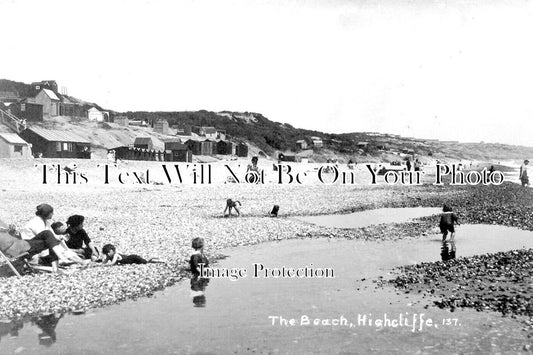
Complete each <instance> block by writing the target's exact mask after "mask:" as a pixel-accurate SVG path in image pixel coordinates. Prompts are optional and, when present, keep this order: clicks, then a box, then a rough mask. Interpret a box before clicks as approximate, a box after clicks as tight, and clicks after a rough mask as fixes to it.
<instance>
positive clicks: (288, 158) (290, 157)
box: [278, 153, 296, 162]
mask: <svg viewBox="0 0 533 355" xmlns="http://www.w3.org/2000/svg"><path fill="white" fill-rule="evenodd" d="M278 160H279V161H288V162H295V161H296V156H295V155H288V154H283V153H279V154H278Z"/></svg>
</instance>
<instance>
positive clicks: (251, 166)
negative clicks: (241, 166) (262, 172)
mask: <svg viewBox="0 0 533 355" xmlns="http://www.w3.org/2000/svg"><path fill="white" fill-rule="evenodd" d="M258 161H259V158H258V157H253V158H252V163H251V164H248V167H247V168H246V172H248V171H256V172H259V167H258V166H257V162H258Z"/></svg>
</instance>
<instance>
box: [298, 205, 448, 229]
mask: <svg viewBox="0 0 533 355" xmlns="http://www.w3.org/2000/svg"><path fill="white" fill-rule="evenodd" d="M439 213H442V208H435V207H406V208H379V209H375V210H367V211H361V212H354V213H348V214H332V215H322V216H305V217H296V219H298V220H300V221H304V222H308V223H313V224H317V225H319V226H322V227H333V228H363V227H368V226H371V225H376V224H382V223H402V222H407V221H409V220H411V219H414V218H420V217H425V216H431V215H436V214H439Z"/></svg>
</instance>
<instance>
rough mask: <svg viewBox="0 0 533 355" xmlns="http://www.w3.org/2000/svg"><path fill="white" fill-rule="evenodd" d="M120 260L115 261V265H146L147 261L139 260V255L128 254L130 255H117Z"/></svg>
mask: <svg viewBox="0 0 533 355" xmlns="http://www.w3.org/2000/svg"><path fill="white" fill-rule="evenodd" d="M119 255H120V256H121V257H122V259H120V260H117V265H130V264H146V263H148V261H146V260H144V259H143V258H141V257H140V256H139V255H135V254H130V255H124V254H119Z"/></svg>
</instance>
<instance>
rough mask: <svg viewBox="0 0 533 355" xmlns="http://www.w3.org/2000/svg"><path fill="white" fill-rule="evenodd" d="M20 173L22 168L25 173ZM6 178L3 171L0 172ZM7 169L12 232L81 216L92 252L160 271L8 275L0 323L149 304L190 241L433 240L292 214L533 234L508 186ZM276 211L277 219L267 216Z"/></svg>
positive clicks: (93, 269) (517, 194)
mask: <svg viewBox="0 0 533 355" xmlns="http://www.w3.org/2000/svg"><path fill="white" fill-rule="evenodd" d="M28 169H29V168H28ZM4 172H6V170H4ZM13 176H18V175H17V172H16V171H12V172H11V175H9V171H8V173H7V174H4V175H3V176H2V177H0V182H1V183H2V185H0V186H1V188H0V205H1V206H3V207H4V208H2V209H1V210H0V220H3V221H5V222H7V223H14V224H16V225H18V226H19V227H20V226H22V225H23V224H24V222H26V221H27V220H29V219H30V218H31V217H32V216H33V215H34V209H35V206H37V205H38V204H40V203H43V202H46V203H49V204H51V205H52V206H54V208H55V215H54V220H59V221H65V220H66V218H67V217H68V216H69V215H71V214H82V215H84V216H86V223H85V229H86V230H87V232H88V234H89V236H90V237H91V239H93V241H94V242H95V243H96V244H97V245H98V246H100V247H101V246H102V245H103V244H106V243H112V244H114V245H116V246H117V250H118V251H119V252H122V253H126V254H139V255H141V256H143V257H145V258H152V257H158V258H159V259H161V260H165V261H167V263H166V264H148V265H134V266H121V267H102V266H100V265H98V264H96V263H95V264H94V265H92V266H90V267H88V268H85V269H71V270H67V274H65V275H49V274H40V275H29V276H24V277H22V278H20V279H19V278H16V277H10V278H4V279H2V282H0V298H1V301H2V302H0V318H4V319H6V318H7V319H13V318H21V317H25V316H35V315H41V314H46V313H49V312H69V311H80V310H86V309H89V308H95V307H101V306H104V305H109V304H113V303H117V302H120V301H123V300H126V299H133V298H137V297H142V296H150V295H152V294H153V293H154V291H156V290H159V289H162V288H164V287H167V286H169V285H172V284H174V283H175V282H177V281H179V280H180V279H182V278H183V277H185V276H186V275H187V273H186V272H185V271H184V269H185V268H186V266H187V261H188V258H189V255H190V253H191V248H190V241H191V239H192V238H194V237H196V236H200V237H203V238H204V239H205V241H206V248H205V252H206V253H207V255H208V256H209V257H210V258H211V259H216V258H217V257H220V255H219V254H218V253H219V251H220V250H222V249H224V248H228V247H232V246H240V245H251V244H257V243H261V242H264V241H269V240H282V239H290V238H315V237H324V236H327V237H336V238H357V239H366V240H384V239H400V238H406V237H414V238H424V237H426V236H427V235H429V234H431V233H436V232H437V224H438V220H437V217H423V218H420V219H416V220H414V221H411V222H408V223H397V224H387V225H377V226H369V227H365V228H359V229H349V230H346V229H342V230H341V229H336V228H326V227H319V226H315V225H312V224H309V223H304V222H300V221H297V220H296V219H294V218H291V217H293V216H305V215H319V214H334V213H348V212H354V211H362V210H367V209H374V208H380V207H417V206H423V207H439V206H442V204H443V203H445V202H446V203H449V204H451V205H453V206H454V210H455V211H457V214H458V215H459V218H460V220H461V222H462V223H488V224H501V225H507V226H515V227H518V228H521V229H526V230H533V222H532V221H531V219H530V216H531V212H533V211H532V207H531V206H532V205H533V204H532V202H533V193H532V192H531V190H530V189H523V188H521V187H520V186H518V185H516V184H511V183H504V184H503V185H501V186H444V187H442V186H433V185H429V184H428V185H422V186H382V185H380V186H369V185H322V184H315V185H302V186H296V185H276V184H267V185H248V184H225V185H207V186H185V185H183V186H176V185H162V186H153V185H149V186H144V185H135V186H132V187H123V186H102V187H101V188H99V187H94V186H83V185H80V186H64V185H47V186H42V185H39V183H36V182H35V178H31V179H30V178H29V177H28V178H27V179H28V181H24V177H22V178H21V179H16V180H14V179H13ZM227 198H233V199H235V200H239V201H240V202H241V203H242V208H241V213H242V217H239V218H222V211H223V209H224V205H225V200H226V199H227ZM274 204H278V205H280V217H278V218H270V217H269V216H268V212H269V210H270V209H271V208H272V206H273V205H274Z"/></svg>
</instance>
